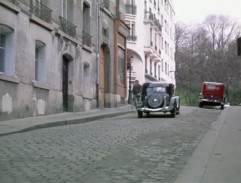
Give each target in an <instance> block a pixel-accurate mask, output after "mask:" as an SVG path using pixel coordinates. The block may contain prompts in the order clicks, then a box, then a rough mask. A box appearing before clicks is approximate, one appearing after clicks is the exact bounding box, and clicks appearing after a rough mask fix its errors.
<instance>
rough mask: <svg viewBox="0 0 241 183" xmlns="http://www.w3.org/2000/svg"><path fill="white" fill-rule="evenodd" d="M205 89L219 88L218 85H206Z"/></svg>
mask: <svg viewBox="0 0 241 183" xmlns="http://www.w3.org/2000/svg"><path fill="white" fill-rule="evenodd" d="M207 90H219V86H218V85H207Z"/></svg>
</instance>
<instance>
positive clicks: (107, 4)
mask: <svg viewBox="0 0 241 183" xmlns="http://www.w3.org/2000/svg"><path fill="white" fill-rule="evenodd" d="M103 5H104V7H105V8H106V9H108V10H109V8H110V1H109V0H104V1H103Z"/></svg>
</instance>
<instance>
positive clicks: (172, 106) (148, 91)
mask: <svg viewBox="0 0 241 183" xmlns="http://www.w3.org/2000/svg"><path fill="white" fill-rule="evenodd" d="M136 110H137V114H138V117H139V118H141V117H142V116H143V113H146V115H147V116H149V114H150V112H164V113H166V112H170V113H171V116H172V117H175V116H176V114H179V113H180V97H179V96H175V92H174V85H173V84H172V83H168V82H148V83H144V84H143V85H142V90H141V95H140V96H138V97H137V98H136Z"/></svg>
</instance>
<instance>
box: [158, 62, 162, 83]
mask: <svg viewBox="0 0 241 183" xmlns="http://www.w3.org/2000/svg"><path fill="white" fill-rule="evenodd" d="M160 75H161V67H160V65H158V79H159V80H160Z"/></svg>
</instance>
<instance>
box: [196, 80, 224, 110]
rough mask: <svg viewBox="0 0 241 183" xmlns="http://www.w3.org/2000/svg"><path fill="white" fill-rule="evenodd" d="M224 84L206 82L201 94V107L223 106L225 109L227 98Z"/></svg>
mask: <svg viewBox="0 0 241 183" xmlns="http://www.w3.org/2000/svg"><path fill="white" fill-rule="evenodd" d="M224 88H225V87H224V84H223V83H216V82H204V83H203V86H202V92H201V93H200V100H199V107H200V108H202V107H203V106H204V105H212V106H221V109H224V104H225V96H224Z"/></svg>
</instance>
